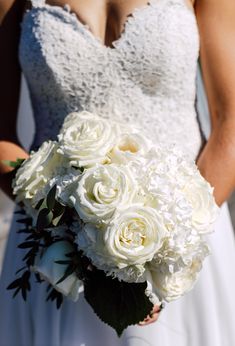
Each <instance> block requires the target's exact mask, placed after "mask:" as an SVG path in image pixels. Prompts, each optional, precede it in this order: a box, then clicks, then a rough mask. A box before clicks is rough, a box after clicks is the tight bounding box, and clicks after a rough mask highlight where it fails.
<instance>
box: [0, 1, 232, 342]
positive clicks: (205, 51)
mask: <svg viewBox="0 0 235 346" xmlns="http://www.w3.org/2000/svg"><path fill="white" fill-rule="evenodd" d="M0 22H1V26H0V45H1V55H0V74H1V81H0V83H1V85H2V88H1V103H0V112H1V114H2V116H4V123H3V122H2V125H1V128H0V160H5V159H7V160H15V159H16V158H18V157H21V158H24V157H27V155H28V154H27V153H26V152H25V151H24V150H23V149H22V148H21V147H20V144H19V141H18V139H17V135H16V130H15V128H16V114H17V106H18V97H19V84H20V73H21V69H22V71H23V73H24V75H25V77H26V80H27V83H28V87H29V91H30V96H31V101H32V106H33V113H34V118H35V124H36V131H35V136H34V141H33V145H32V149H35V148H37V147H38V146H39V145H40V144H41V143H42V142H43V141H44V140H46V139H49V138H50V139H54V138H55V137H56V135H57V133H58V131H59V129H60V126H61V124H62V122H63V119H64V117H65V116H66V115H67V114H68V113H69V112H71V111H75V110H81V109H86V110H88V111H91V112H96V113H99V114H100V115H102V116H103V117H104V118H105V119H107V121H109V119H111V118H113V117H115V118H116V119H117V120H120V121H126V122H129V123H130V124H131V123H132V122H133V123H134V122H135V123H138V124H139V125H140V126H142V129H143V132H145V133H147V134H148V136H149V137H150V138H151V139H152V140H155V141H156V142H158V141H160V142H162V143H166V144H169V143H174V144H176V145H177V146H179V147H181V148H183V149H184V150H185V151H186V152H187V153H188V154H189V155H190V156H191V157H192V158H195V159H197V164H198V167H199V169H200V171H201V173H202V174H203V175H204V177H205V178H206V179H207V180H208V181H209V182H210V183H211V184H212V185H213V186H214V187H215V190H214V193H215V198H216V201H217V203H218V204H219V205H222V204H223V202H225V201H226V199H227V198H228V196H229V194H230V193H231V191H232V190H233V188H234V186H235V174H234V169H235V149H234V148H235V103H234V99H235V63H234V54H235V50H234V37H235V24H234V23H235V3H234V1H232V0H223V1H220V0H196V2H195V3H193V2H191V1H190V0H150V1H149V2H147V1H146V0H128V1H125V0H109V1H108V0H79V1H78V0H66V2H65V1H64V0H47V1H46V0H31V1H28V0H17V1H16V0H1V1H0ZM198 29H199V30H198ZM199 33H200V60H201V65H202V72H203V77H204V81H205V86H206V92H207V96H208V100H209V109H210V114H211V123H212V131H211V135H210V137H209V139H208V142H207V143H206V144H205V143H204V141H203V136H202V134H201V131H200V127H199V124H198V121H197V115H196V112H195V89H196V88H195V87H196V85H195V78H196V66H197V60H198V54H199ZM25 126H27V124H25ZM0 172H1V176H0V184H1V188H2V189H3V190H4V191H5V192H6V193H7V194H9V195H11V180H12V178H13V173H12V172H11V171H9V169H8V168H7V167H5V166H4V165H3V164H1V163H0ZM17 228H18V225H17V223H16V221H13V224H12V227H11V232H10V236H9V241H8V246H7V250H6V256H5V261H4V267H3V272H2V277H1V283H0V307H1V308H0V338H1V339H0V345H1V346H15V345H17V346H75V345H76V346H111V345H112V346H145V345H151V346H155V345H161V346H172V345H177V346H222V345H223V346H232V345H234V344H235V329H234V323H233V322H234V321H233V319H234V317H233V314H234V311H235V302H234V297H233V295H234V291H235V270H234V265H235V243H234V236H233V230H232V226H231V222H230V218H229V215H228V211H227V208H226V205H223V206H222V208H221V214H220V218H219V220H218V222H217V224H216V227H215V229H216V230H215V233H214V235H213V236H212V237H211V238H212V239H211V240H210V242H211V244H210V245H211V252H212V254H211V256H210V258H209V259H208V260H207V262H206V263H205V266H204V268H203V270H202V273H201V276H200V279H199V281H198V283H197V284H196V287H195V289H194V290H193V291H192V292H191V293H189V294H187V295H186V296H185V297H183V298H181V299H179V300H178V301H175V302H173V303H170V304H169V305H167V306H166V308H165V310H163V311H162V312H160V309H159V307H157V306H156V307H155V309H154V311H153V314H152V315H151V316H149V317H148V318H147V319H146V320H145V321H143V322H141V323H140V325H138V326H132V327H129V328H128V329H127V330H126V331H125V332H124V334H123V336H122V337H121V338H120V339H118V338H117V337H116V335H115V333H114V332H113V330H112V329H111V328H109V327H108V326H106V325H105V324H103V323H102V322H101V321H100V320H98V318H97V317H96V316H95V314H94V313H93V312H92V310H91V308H90V307H89V306H88V304H87V303H86V301H85V300H84V298H83V297H81V298H79V301H78V302H77V303H76V304H75V303H73V302H70V301H69V300H66V302H65V303H64V305H63V306H62V308H61V309H60V310H56V308H55V307H54V305H52V304H51V303H49V302H47V303H46V302H45V297H46V289H45V287H44V286H43V285H38V284H36V283H35V282H34V281H33V280H32V291H31V294H30V296H29V299H28V300H27V302H24V301H23V300H22V298H21V297H20V296H17V297H16V298H15V299H13V298H12V295H11V292H9V291H7V290H6V287H7V285H8V284H9V283H10V282H11V281H12V280H13V278H14V273H15V271H16V270H17V269H18V268H19V267H20V264H21V263H20V262H21V259H22V257H23V253H22V250H19V249H17V244H18V243H20V239H19V238H20V235H19V234H17V233H16V230H17Z"/></svg>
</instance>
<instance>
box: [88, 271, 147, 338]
mask: <svg viewBox="0 0 235 346" xmlns="http://www.w3.org/2000/svg"><path fill="white" fill-rule="evenodd" d="M84 286H85V287H84V295H85V298H86V300H87V301H88V303H89V304H90V305H91V307H92V308H93V310H94V312H95V313H96V314H97V316H98V317H99V318H100V319H101V320H102V321H103V322H105V323H107V324H108V325H110V326H111V327H112V328H114V329H115V330H116V332H117V334H118V336H121V334H122V332H123V331H124V329H125V328H127V327H128V326H130V325H133V324H137V323H139V322H140V321H143V320H144V319H145V318H146V317H147V316H148V315H149V314H150V312H151V311H152V308H153V304H152V303H151V302H150V301H149V299H148V297H147V296H146V295H145V289H146V287H147V283H146V282H144V283H126V282H123V281H122V282H120V281H118V280H117V279H114V278H112V277H109V276H106V275H105V273H104V272H102V271H99V270H93V271H91V272H90V277H89V280H87V281H85V285H84Z"/></svg>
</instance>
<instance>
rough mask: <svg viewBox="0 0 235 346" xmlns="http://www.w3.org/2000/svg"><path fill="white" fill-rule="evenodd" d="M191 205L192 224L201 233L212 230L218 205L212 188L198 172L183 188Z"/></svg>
mask: <svg viewBox="0 0 235 346" xmlns="http://www.w3.org/2000/svg"><path fill="white" fill-rule="evenodd" d="M183 192H184V194H185V196H186V198H187V200H188V201H189V202H190V204H191V206H192V224H193V227H194V228H195V229H197V230H198V232H199V233H201V234H206V233H209V232H211V231H212V230H213V226H214V223H215V221H216V219H217V217H218V212H219V207H218V206H217V205H216V203H215V199H214V196H213V188H212V187H211V186H210V184H209V183H208V182H207V181H206V180H205V179H204V178H203V177H202V176H201V175H200V173H199V172H198V173H197V174H195V175H194V176H193V178H192V179H191V180H190V181H189V182H188V183H187V184H186V186H185V187H184V190H183Z"/></svg>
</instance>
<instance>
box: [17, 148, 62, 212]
mask: <svg viewBox="0 0 235 346" xmlns="http://www.w3.org/2000/svg"><path fill="white" fill-rule="evenodd" d="M57 149H58V145H57V143H56V142H52V141H48V142H44V143H43V144H42V146H41V147H40V148H39V149H38V151H36V152H32V153H31V154H30V156H29V158H28V159H27V160H25V162H24V163H23V164H22V166H21V167H20V168H19V169H18V171H17V173H16V177H15V179H14V181H13V193H14V194H15V195H17V197H16V201H17V202H20V201H24V200H31V203H32V205H34V204H35V203H37V201H38V198H37V194H38V195H40V197H42V196H43V192H45V193H44V195H46V191H44V190H45V188H46V185H47V184H48V182H49V181H50V179H51V178H52V177H53V176H55V175H57V174H58V172H59V171H61V170H63V166H64V165H66V162H65V160H64V158H63V157H62V156H61V155H60V154H58V153H57ZM47 192H48V191H47ZM44 197H45V196H44Z"/></svg>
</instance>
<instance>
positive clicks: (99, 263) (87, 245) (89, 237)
mask: <svg viewBox="0 0 235 346" xmlns="http://www.w3.org/2000/svg"><path fill="white" fill-rule="evenodd" d="M72 230H73V231H74V232H75V233H77V238H76V243H77V244H78V249H79V250H82V251H83V252H84V254H85V255H86V256H87V257H88V258H90V260H91V262H92V263H93V265H94V266H96V267H97V268H98V269H100V270H103V271H104V272H105V273H106V274H107V275H111V276H112V277H116V278H118V279H119V280H122V281H125V282H144V281H145V280H146V277H145V267H144V265H142V264H137V265H130V266H127V267H125V268H118V267H117V263H116V260H115V259H113V258H112V257H111V256H110V254H109V253H108V251H107V248H106V244H105V242H104V233H103V231H102V230H100V229H98V228H96V227H95V226H94V225H92V224H86V225H85V226H84V227H81V225H80V224H79V223H73V225H72Z"/></svg>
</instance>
